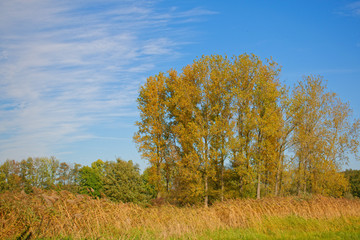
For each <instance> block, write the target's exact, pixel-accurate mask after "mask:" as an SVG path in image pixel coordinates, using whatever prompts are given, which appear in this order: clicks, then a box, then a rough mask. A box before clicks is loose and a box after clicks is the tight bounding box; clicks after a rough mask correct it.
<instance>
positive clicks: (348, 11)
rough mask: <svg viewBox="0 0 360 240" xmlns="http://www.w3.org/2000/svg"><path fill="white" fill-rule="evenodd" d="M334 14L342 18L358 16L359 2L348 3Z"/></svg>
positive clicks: (359, 12)
mask: <svg viewBox="0 0 360 240" xmlns="http://www.w3.org/2000/svg"><path fill="white" fill-rule="evenodd" d="M336 13H337V14H340V15H344V16H353V17H354V16H360V1H355V2H352V3H349V4H347V5H345V6H344V7H343V8H342V9H341V10H339V11H337V12H336Z"/></svg>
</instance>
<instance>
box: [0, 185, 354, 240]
mask: <svg viewBox="0 0 360 240" xmlns="http://www.w3.org/2000/svg"><path fill="white" fill-rule="evenodd" d="M287 216H299V217H302V218H304V219H334V218H342V219H343V220H344V221H347V220H346V219H353V218H356V219H360V200H358V199H354V200H348V199H335V198H327V197H321V196H317V197H313V198H312V199H308V200H301V199H298V198H295V197H285V198H266V199H262V200H252V199H247V200H231V201H226V202H223V203H217V204H215V205H213V206H211V207H209V208H204V207H185V208H178V207H174V206H168V205H167V206H161V207H148V208H144V207H140V206H137V205H134V204H122V203H120V204H117V203H112V202H110V201H108V200H104V199H102V200H95V199H91V198H90V197H88V196H83V195H74V194H71V193H69V192H66V191H62V192H59V193H57V192H44V191H40V190H37V191H36V192H35V193H34V194H31V195H27V194H25V193H4V194H1V195H0V239H15V238H17V237H19V236H20V235H21V234H22V233H23V235H24V236H25V235H28V234H29V233H31V238H61V237H71V238H73V239H84V238H87V239H111V238H114V239H119V238H122V239H128V238H129V237H132V238H134V237H137V238H140V239H147V238H170V237H181V236H185V235H188V234H201V233H204V232H206V231H217V230H220V229H231V228H253V227H256V226H260V225H261V223H262V222H264V221H267V224H268V219H269V218H274V217H275V218H276V217H287ZM27 228H29V230H28V231H26V229H27ZM25 237H26V236H25Z"/></svg>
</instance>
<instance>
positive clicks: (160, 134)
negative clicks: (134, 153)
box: [134, 73, 172, 197]
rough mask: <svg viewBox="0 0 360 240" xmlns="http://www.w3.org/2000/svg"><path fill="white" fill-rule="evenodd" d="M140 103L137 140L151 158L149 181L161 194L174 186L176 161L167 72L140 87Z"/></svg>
mask: <svg viewBox="0 0 360 240" xmlns="http://www.w3.org/2000/svg"><path fill="white" fill-rule="evenodd" d="M137 102H138V108H139V110H140V118H141V121H138V122H136V125H137V126H138V128H139V130H138V131H137V133H136V134H135V136H134V140H135V142H136V143H137V146H138V149H139V151H140V152H141V153H142V157H144V158H145V159H148V161H149V163H150V169H149V171H150V172H151V174H150V175H149V181H150V182H151V183H153V184H154V185H155V188H156V191H157V192H158V197H159V196H160V193H161V192H162V191H164V190H165V191H167V192H168V191H169V189H170V181H171V180H170V178H171V167H170V166H169V165H171V164H172V163H171V161H170V160H171V159H170V158H169V150H170V148H171V147H170V142H169V141H170V140H169V138H170V136H169V126H168V123H167V113H168V112H167V105H166V86H165V76H164V74H163V73H160V74H159V75H156V76H155V77H149V78H148V79H147V82H146V84H145V85H144V86H142V87H141V89H140V93H139V97H138V99H137ZM163 173H165V174H163ZM164 177H165V178H164ZM164 180H165V182H166V183H165V184H164ZM164 186H166V187H164Z"/></svg>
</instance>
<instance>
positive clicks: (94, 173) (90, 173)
mask: <svg viewBox="0 0 360 240" xmlns="http://www.w3.org/2000/svg"><path fill="white" fill-rule="evenodd" d="M104 168H105V163H104V162H103V161H102V160H101V159H98V160H97V161H96V162H93V163H92V164H91V167H88V166H84V167H82V168H81V169H80V171H79V178H80V180H79V185H80V193H84V194H88V195H90V196H93V197H101V193H102V191H103V178H104V171H105V170H104Z"/></svg>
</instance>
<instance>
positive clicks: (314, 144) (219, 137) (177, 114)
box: [134, 54, 359, 206]
mask: <svg viewBox="0 0 360 240" xmlns="http://www.w3.org/2000/svg"><path fill="white" fill-rule="evenodd" d="M279 73H280V68H279V67H278V65H277V64H276V63H275V62H274V61H272V60H269V61H267V62H263V61H261V60H260V59H259V58H258V57H256V56H254V55H247V54H243V55H240V56H235V57H233V58H232V59H229V58H227V57H223V56H219V55H214V56H204V57H202V58H200V59H197V60H195V61H194V62H193V63H192V64H191V65H188V66H186V67H184V68H183V70H182V72H180V73H178V72H177V71H175V70H170V71H168V72H167V73H159V74H158V75H155V76H151V77H149V78H148V79H147V82H146V83H145V84H144V85H143V86H142V87H141V89H140V93H139V97H138V108H139V110H140V120H139V121H138V122H137V126H138V131H137V133H136V134H135V136H134V139H135V141H136V142H137V144H138V148H139V151H140V152H141V153H142V156H143V158H145V159H147V160H148V162H149V164H150V168H149V170H148V172H149V181H150V182H151V183H152V184H153V185H154V186H155V190H156V191H157V193H158V197H163V196H166V197H167V198H168V199H172V200H174V201H176V202H178V203H198V202H200V201H203V202H204V203H205V205H206V206H207V205H208V203H209V202H210V201H215V200H223V199H224V198H234V197H255V196H256V197H257V198H260V196H262V195H287V194H307V193H316V194H323V195H332V196H340V195H342V194H343V192H344V191H345V190H346V189H347V188H348V181H347V180H346V179H345V178H344V175H343V174H342V173H340V169H341V167H342V165H343V164H344V163H346V162H347V161H348V156H349V154H355V155H356V154H357V152H358V146H359V138H358V131H359V120H354V119H353V118H352V116H351V109H350V107H349V105H348V104H347V103H343V102H342V101H341V100H340V98H339V97H338V96H337V95H336V94H335V93H332V92H330V91H328V90H327V88H326V84H325V83H324V81H323V80H322V78H321V77H317V76H308V77H304V79H303V80H302V81H299V82H298V83H297V84H296V85H295V86H294V87H292V91H290V90H289V89H288V88H287V87H286V86H285V85H284V84H281V82H280V81H279V78H278V76H279Z"/></svg>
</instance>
